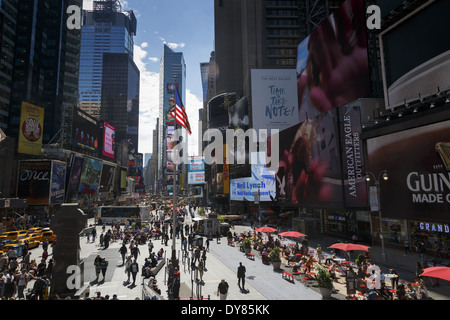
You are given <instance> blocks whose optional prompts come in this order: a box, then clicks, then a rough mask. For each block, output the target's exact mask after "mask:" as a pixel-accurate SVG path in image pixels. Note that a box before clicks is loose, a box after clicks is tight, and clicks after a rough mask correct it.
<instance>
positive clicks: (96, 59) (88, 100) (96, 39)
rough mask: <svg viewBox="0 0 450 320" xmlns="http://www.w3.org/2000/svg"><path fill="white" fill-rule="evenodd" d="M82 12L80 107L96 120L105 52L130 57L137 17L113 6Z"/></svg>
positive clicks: (98, 113) (99, 104)
mask: <svg viewBox="0 0 450 320" xmlns="http://www.w3.org/2000/svg"><path fill="white" fill-rule="evenodd" d="M95 2H96V3H95V4H94V10H93V11H84V12H83V25H82V29H81V55H80V77H79V99H78V101H79V107H80V108H81V109H83V110H84V111H86V112H87V113H89V114H90V115H91V116H93V117H94V118H97V119H98V118H99V116H100V107H101V99H102V66H103V54H104V53H126V54H128V55H130V57H131V58H133V48H134V38H133V37H134V36H135V35H136V24H137V23H136V18H135V16H134V13H133V11H127V12H117V11H116V10H117V9H116V8H115V7H114V6H112V5H111V6H109V7H108V6H99V5H97V3H100V4H103V3H113V2H114V1H110V0H107V1H95Z"/></svg>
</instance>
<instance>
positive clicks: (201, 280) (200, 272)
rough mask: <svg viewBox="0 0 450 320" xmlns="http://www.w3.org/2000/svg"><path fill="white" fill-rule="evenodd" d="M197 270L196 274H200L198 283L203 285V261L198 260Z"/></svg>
mask: <svg viewBox="0 0 450 320" xmlns="http://www.w3.org/2000/svg"><path fill="white" fill-rule="evenodd" d="M197 269H198V273H199V274H200V283H203V272H204V267H203V259H200V261H199V263H198V267H197Z"/></svg>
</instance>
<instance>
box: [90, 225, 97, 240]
mask: <svg viewBox="0 0 450 320" xmlns="http://www.w3.org/2000/svg"><path fill="white" fill-rule="evenodd" d="M91 235H92V242H95V237H96V236H97V230H96V229H95V227H94V229H92V233H91Z"/></svg>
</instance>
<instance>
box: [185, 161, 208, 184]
mask: <svg viewBox="0 0 450 320" xmlns="http://www.w3.org/2000/svg"><path fill="white" fill-rule="evenodd" d="M188 161H189V162H188V184H204V183H205V158H204V157H200V156H199V157H189V160H188Z"/></svg>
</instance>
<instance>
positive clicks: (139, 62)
mask: <svg viewBox="0 0 450 320" xmlns="http://www.w3.org/2000/svg"><path fill="white" fill-rule="evenodd" d="M146 47H147V46H146V44H145V43H143V45H142V44H141V45H140V46H138V45H135V46H134V62H135V63H136V66H137V67H138V69H139V71H140V75H141V81H140V98H139V109H140V115H139V128H140V129H139V152H141V153H150V152H152V146H153V130H154V129H155V125H156V119H157V117H158V115H159V73H156V72H151V71H150V70H148V68H147V65H146V63H147V62H146V60H148V59H146V57H147V55H148V52H147V51H145V50H144V49H145V48H146Z"/></svg>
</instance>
